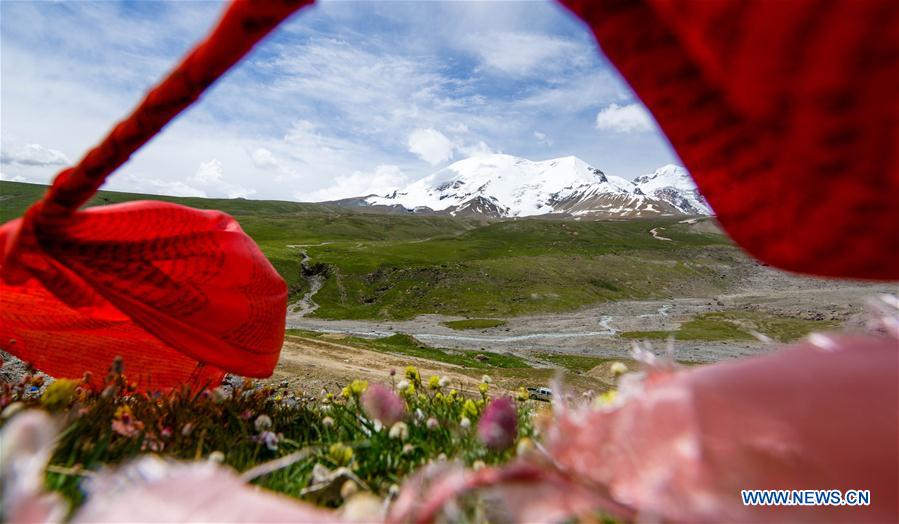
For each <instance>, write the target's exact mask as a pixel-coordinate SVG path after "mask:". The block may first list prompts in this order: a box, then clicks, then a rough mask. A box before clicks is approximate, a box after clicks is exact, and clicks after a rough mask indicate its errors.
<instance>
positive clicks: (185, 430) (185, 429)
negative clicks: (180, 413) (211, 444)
mask: <svg viewBox="0 0 899 524" xmlns="http://www.w3.org/2000/svg"><path fill="white" fill-rule="evenodd" d="M193 432H194V424H193V422H188V423H187V424H185V425H183V426H181V435H182V436H184V437H189V436H190V434H191V433H193Z"/></svg>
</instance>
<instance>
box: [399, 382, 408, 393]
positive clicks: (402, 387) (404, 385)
mask: <svg viewBox="0 0 899 524" xmlns="http://www.w3.org/2000/svg"><path fill="white" fill-rule="evenodd" d="M396 389H398V390H400V391H406V390H407V389H409V381H408V380H400V381H399V382H398V383H397V385H396Z"/></svg>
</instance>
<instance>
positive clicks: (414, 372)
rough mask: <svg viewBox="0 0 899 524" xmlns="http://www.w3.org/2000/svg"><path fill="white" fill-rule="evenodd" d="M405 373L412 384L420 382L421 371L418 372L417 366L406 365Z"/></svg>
mask: <svg viewBox="0 0 899 524" xmlns="http://www.w3.org/2000/svg"><path fill="white" fill-rule="evenodd" d="M405 375H406V378H407V379H409V380H410V381H411V382H412V383H413V384H421V373H419V372H418V368H416V367H415V366H406V373H405Z"/></svg>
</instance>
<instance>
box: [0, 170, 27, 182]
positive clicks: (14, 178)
mask: <svg viewBox="0 0 899 524" xmlns="http://www.w3.org/2000/svg"><path fill="white" fill-rule="evenodd" d="M0 180H8V181H11V182H27V181H28V180H27V179H26V178H25V177H23V176H22V175H15V176H9V175H5V174H3V173H2V172H0Z"/></svg>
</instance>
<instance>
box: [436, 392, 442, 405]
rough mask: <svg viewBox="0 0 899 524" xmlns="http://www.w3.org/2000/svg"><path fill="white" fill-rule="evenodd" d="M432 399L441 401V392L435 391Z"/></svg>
mask: <svg viewBox="0 0 899 524" xmlns="http://www.w3.org/2000/svg"><path fill="white" fill-rule="evenodd" d="M434 400H436V401H438V402H442V401H443V393H441V392H439V391H438V392H437V393H435V394H434Z"/></svg>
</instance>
